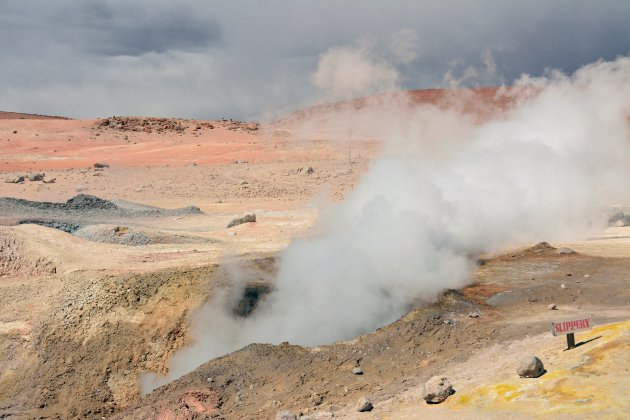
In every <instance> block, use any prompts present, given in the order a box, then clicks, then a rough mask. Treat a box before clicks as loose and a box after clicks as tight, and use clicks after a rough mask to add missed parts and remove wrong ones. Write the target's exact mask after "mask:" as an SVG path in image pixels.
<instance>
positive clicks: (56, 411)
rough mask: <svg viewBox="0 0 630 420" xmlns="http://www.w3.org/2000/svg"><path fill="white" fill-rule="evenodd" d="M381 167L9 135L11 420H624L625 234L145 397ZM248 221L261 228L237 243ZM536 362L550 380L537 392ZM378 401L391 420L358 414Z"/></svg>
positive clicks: (5, 190)
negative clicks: (218, 300) (439, 378)
mask: <svg viewBox="0 0 630 420" xmlns="http://www.w3.org/2000/svg"><path fill="white" fill-rule="evenodd" d="M432 94H434V93H432ZM497 106H505V103H501V104H499V105H497ZM295 117H296V116H293V117H292V118H295ZM344 135H345V134H344ZM378 149H379V143H378V141H377V139H363V140H362V142H361V143H360V144H357V145H353V147H352V148H348V147H347V143H340V142H339V141H338V139H336V138H333V137H325V136H324V135H323V134H322V133H320V132H318V133H316V134H312V135H310V136H305V135H304V133H303V132H299V134H298V131H296V130H295V129H294V127H293V126H291V125H288V126H282V125H281V124H280V123H276V125H274V126H271V127H269V126H259V125H258V124H249V123H241V122H236V121H229V120H220V121H193V120H182V119H164V118H144V117H111V118H107V119H100V120H92V121H78V120H64V119H59V118H54V119H47V118H45V117H42V116H38V117H37V118H30V117H29V116H28V115H24V114H22V115H19V116H18V115H14V114H5V117H4V118H0V171H1V173H0V181H4V180H5V179H6V180H7V182H0V197H3V198H0V418H25V419H26V418H38V417H39V418H60V419H61V418H108V417H113V418H134V419H136V418H147V419H149V418H160V419H175V418H226V419H232V418H234V419H237V418H238V419H240V418H260V419H269V418H274V417H275V416H276V413H278V412H281V411H290V412H291V413H293V414H294V415H296V416H299V415H302V416H303V417H306V416H310V418H327V417H341V418H399V419H403V418H418V417H420V416H426V417H428V418H532V417H537V416H539V417H545V416H550V415H555V416H559V417H562V416H569V415H571V416H574V417H578V418H580V417H581V418H593V417H597V415H598V413H603V414H602V415H604V416H608V417H609V418H622V417H623V416H624V414H625V413H627V411H628V404H627V401H626V399H625V396H626V395H627V394H628V392H629V391H630V383H629V382H628V380H627V378H628V375H627V374H624V373H623V372H626V371H627V369H628V367H629V366H630V361H629V360H628V358H627V355H628V354H630V352H628V349H629V348H628V347H629V345H630V343H629V342H628V339H627V337H628V328H629V326H628V323H627V319H628V317H629V315H630V305H629V304H630V292H629V291H628V288H627V278H628V276H629V275H630V240H629V239H628V238H630V235H628V233H627V229H630V228H628V227H626V226H623V224H619V225H618V226H616V227H611V228H609V229H607V230H606V231H605V232H602V233H601V235H598V236H597V237H594V238H590V239H589V238H585V239H584V240H583V241H580V242H574V243H568V244H555V243H554V244H551V245H548V244H538V245H536V246H532V245H534V244H529V245H527V246H526V244H523V247H522V248H519V249H515V250H506V251H505V252H504V253H501V254H500V255H486V256H483V258H482V259H480V261H479V267H478V269H477V270H476V272H475V275H474V279H473V282H472V283H471V284H470V285H469V286H468V287H466V288H464V289H462V290H448V291H445V292H444V293H443V295H442V296H441V297H440V299H439V300H438V302H436V303H433V304H430V305H426V304H424V305H422V304H421V303H420V302H417V305H415V306H413V307H411V308H410V312H409V313H408V314H406V315H405V316H403V317H402V318H401V319H399V320H398V321H396V322H394V323H392V324H391V325H387V326H384V327H383V328H380V329H378V330H377V331H374V332H372V333H370V334H367V335H365V336H361V337H356V338H355V339H352V340H350V341H347V342H340V343H333V344H325V343H322V345H321V346H318V347H313V348H306V347H301V346H297V345H293V344H291V343H284V344H281V345H276V346H274V345H269V344H251V345H249V346H247V347H245V348H243V349H241V350H239V351H236V352H234V353H231V354H228V355H226V356H224V357H220V358H217V359H213V360H209V361H208V362H207V363H205V364H203V365H202V366H200V367H199V368H198V369H196V370H195V371H193V372H191V373H189V374H188V375H185V376H183V377H182V378H180V379H178V380H176V381H174V382H172V383H170V384H168V385H166V386H164V387H161V388H158V389H156V390H155V391H154V392H152V393H151V394H149V395H147V396H144V397H143V396H142V395H141V392H140V386H139V382H138V377H139V375H140V374H142V373H146V372H154V373H161V374H163V373H166V371H167V369H168V366H169V360H170V358H171V356H172V355H173V354H174V352H175V351H176V350H177V349H180V348H182V347H184V346H187V345H188V344H190V343H191V342H192V340H193V338H192V334H191V316H192V314H194V313H195V311H196V310H198V309H199V308H200V307H201V305H203V304H204V303H206V302H208V301H209V300H210V299H211V298H212V297H213V296H215V294H216V293H219V292H220V291H222V290H223V289H224V288H226V287H230V284H229V281H230V280H229V278H228V277H226V276H225V272H224V270H223V268H225V267H226V265H228V264H230V261H233V260H238V261H241V262H244V263H245V264H247V265H250V266H252V267H256V268H259V269H262V270H264V271H265V272H269V273H273V270H274V268H275V256H276V255H277V253H278V252H279V251H281V250H282V249H284V248H285V247H286V245H287V244H288V242H289V241H290V240H291V239H292V238H295V237H299V236H305V235H309V229H310V227H311V226H312V224H313V222H314V220H315V219H316V217H317V215H318V212H319V209H320V205H321V203H323V202H327V201H329V200H330V199H332V200H333V201H334V200H339V199H341V198H342V197H343V196H344V195H345V194H346V193H347V192H348V191H349V190H351V189H352V188H353V186H354V185H356V183H357V182H358V180H359V178H360V176H361V174H362V173H363V172H364V171H365V169H366V167H367V165H369V162H370V159H371V158H372V157H373V156H374V155H375V153H376V152H377V151H378ZM95 164H99V165H95ZM33 173H44V174H45V175H44V176H43V179H39V180H29V177H28V175H29V174H33ZM20 177H24V179H23V180H20ZM35 178H37V177H35ZM52 179H54V182H44V181H50V180H52ZM191 206H192V207H191ZM247 214H255V215H256V222H247V223H243V224H239V225H237V226H234V227H231V228H229V229H228V228H226V227H227V226H228V224H229V223H230V222H231V221H232V220H233V219H235V218H239V217H243V216H245V215H247ZM540 240H545V238H540ZM566 247H568V248H571V249H572V250H575V251H577V252H573V253H572V252H570V251H568V250H566V249H564V248H566ZM271 277H273V276H271ZM272 287H273V284H272V281H269V280H267V279H266V280H265V281H263V282H262V283H260V284H258V283H257V284H256V289H255V290H257V291H259V292H261V293H264V292H266V291H268V290H271V288H272ZM250 297H251V295H250ZM252 302H253V301H245V303H243V302H240V303H239V304H238V307H237V308H236V309H237V310H239V311H241V312H242V313H244V314H247V312H248V311H250V310H252V309H253V308H254V307H253V306H251V305H253V303H252ZM550 304H555V305H556V308H557V309H556V310H549V309H548V306H549V305H550ZM581 313H592V314H593V319H594V321H595V325H596V326H597V327H596V328H595V329H594V330H592V331H590V332H587V333H582V334H579V335H578V340H579V341H580V342H581V343H582V344H581V345H580V346H579V347H578V348H577V349H574V350H571V351H569V352H565V351H563V350H564V347H565V344H566V343H565V341H564V338H563V337H553V336H552V335H551V334H550V332H549V329H550V322H551V321H552V320H554V319H557V318H562V317H568V316H571V315H573V314H581ZM532 352H533V353H535V354H537V355H538V356H539V357H541V359H542V361H543V363H545V367H546V369H547V373H546V374H545V375H543V376H542V377H541V378H538V379H533V380H532V379H528V380H525V379H522V378H518V375H516V365H517V364H518V359H519V357H520V356H523V355H526V354H529V353H532ZM613 361H614V363H613ZM357 368H360V371H361V372H362V373H361V374H357V373H358V370H356V369H357ZM353 369H354V372H357V373H353ZM434 375H446V376H447V377H448V378H449V379H450V381H451V383H452V385H453V388H454V390H455V393H454V394H453V395H452V396H450V397H449V398H448V399H447V400H446V402H444V403H442V404H440V405H428V404H426V403H425V402H424V400H422V387H423V385H424V382H425V381H426V380H427V379H428V378H429V377H431V376H434ZM611 388H614V389H611ZM362 398H366V399H368V400H369V401H370V402H371V403H372V404H373V409H372V410H371V411H369V412H362V413H359V412H358V411H357V407H356V406H357V401H358V400H359V399H362ZM306 418H308V417H306Z"/></svg>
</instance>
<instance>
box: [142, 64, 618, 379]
mask: <svg viewBox="0 0 630 420" xmlns="http://www.w3.org/2000/svg"><path fill="white" fill-rule="evenodd" d="M516 86H517V88H516V89H515V90H513V91H508V92H506V93H505V94H507V95H511V94H513V93H510V92H516V93H515V94H518V98H517V99H516V105H514V106H513V107H512V108H511V109H509V110H507V111H505V112H504V113H502V114H501V115H500V116H499V117H497V118H495V119H491V120H487V121H485V122H482V123H479V122H477V121H475V119H474V118H472V117H471V116H470V115H463V114H462V113H460V112H458V111H457V107H454V108H453V107H451V108H449V109H448V110H443V109H440V108H438V107H435V106H428V105H427V106H421V107H417V108H407V107H406V106H404V105H403V104H404V103H405V102H404V101H400V100H399V99H396V100H394V102H393V103H391V104H389V106H388V107H387V109H390V111H389V112H387V111H383V110H384V109H385V108H382V107H380V106H379V107H376V108H370V107H369V106H368V107H366V108H364V109H362V110H360V111H357V112H358V113H359V114H357V115H355V118H356V121H370V124H372V125H374V124H379V126H378V127H370V128H371V129H378V132H379V135H381V136H382V138H383V139H384V141H385V144H386V146H385V148H384V153H383V156H381V157H380V158H378V159H376V160H375V161H373V162H372V164H371V167H370V169H369V171H368V172H367V173H366V175H365V176H364V177H363V179H362V180H361V182H360V184H359V185H358V186H357V187H356V189H355V190H354V191H352V192H351V193H349V194H348V196H347V197H346V199H345V200H344V201H343V202H341V203H339V204H337V205H335V206H332V207H330V208H329V209H328V210H326V211H325V212H324V213H323V214H322V215H321V218H320V220H319V221H318V223H317V226H316V231H317V232H318V234H317V236H315V237H312V238H307V239H299V240H295V241H294V242H293V243H292V244H291V245H290V246H289V247H288V248H287V249H286V250H285V251H284V252H282V254H281V255H280V258H279V264H280V265H279V272H278V274H277V277H276V279H275V288H276V291H275V292H274V293H272V294H271V295H269V297H268V299H266V301H264V302H263V303H262V305H261V306H260V308H259V309H258V310H256V311H255V312H254V313H253V314H252V315H251V316H250V317H249V318H246V319H236V318H234V317H233V316H232V315H231V314H230V313H229V312H227V311H225V309H224V308H225V306H224V305H221V304H219V303H218V302H217V301H211V302H210V303H209V304H208V305H206V307H204V308H203V309H202V310H201V311H200V313H199V314H198V316H197V318H196V319H195V320H194V321H195V326H194V332H193V333H194V337H195V339H196V344H195V345H193V346H192V347H190V348H187V349H185V350H183V351H182V352H181V353H179V354H177V355H176V356H175V357H174V358H173V362H172V366H171V372H170V374H169V376H168V378H166V379H163V380H161V379H157V380H156V378H153V377H147V378H145V382H144V386H145V390H150V389H152V388H153V387H155V386H156V385H159V384H161V383H164V382H167V381H169V380H172V379H175V378H177V377H178V376H181V375H182V374H184V373H186V372H187V371H189V370H191V369H193V368H194V367H195V366H197V365H199V364H200V363H202V362H204V361H207V360H209V359H210V358H212V357H215V356H218V355H220V354H222V353H225V352H228V351H232V350H235V349H237V348H239V347H241V346H243V345H246V344H248V343H251V342H272V343H279V342H282V341H290V342H292V343H299V344H304V345H314V344H321V343H329V342H332V341H335V340H340V339H347V338H350V337H353V336H356V335H358V334H362V333H366V332H368V331H371V330H373V329H375V328H377V327H380V326H382V325H384V324H386V323H389V322H391V321H393V320H395V319H396V318H398V317H400V316H401V315H402V314H404V312H405V311H406V310H408V305H409V303H410V302H412V301H414V300H417V299H421V300H426V301H430V300H431V299H434V298H435V297H436V295H437V294H438V293H439V292H440V291H441V290H442V289H444V288H456V287H460V286H463V285H464V284H466V283H467V282H469V281H470V277H471V270H472V265H473V264H472V262H471V259H470V256H471V255H476V254H477V253H479V252H483V251H489V252H491V251H498V250H501V249H502V248H504V247H508V246H512V245H521V244H527V243H532V242H536V241H539V240H543V239H544V240H569V239H573V238H576V237H582V236H583V235H585V234H587V233H589V232H591V231H592V230H593V229H598V228H601V226H602V223H603V221H602V220H601V217H600V215H601V209H602V208H603V207H604V206H606V205H609V204H612V203H616V202H619V201H623V200H627V199H628V198H630V197H629V195H630V194H629V193H630V190H629V189H628V188H627V180H628V179H630V178H629V175H630V174H629V173H628V172H629V171H628V168H629V167H630V165H628V162H629V160H628V158H629V157H630V156H629V152H630V147H629V146H630V144H629V142H630V133H629V125H630V124H629V120H628V115H629V113H630V58H628V57H620V58H618V59H617V60H615V61H612V62H596V63H593V64H590V65H587V66H585V67H583V68H581V69H580V70H578V71H577V72H576V73H575V74H573V75H571V76H568V75H564V74H561V73H557V72H552V73H550V74H549V75H548V76H546V77H543V78H532V77H529V76H523V77H522V78H521V79H520V80H518V81H517V83H516ZM528 92H529V93H531V94H528ZM375 109H376V111H375ZM391 110H394V111H391Z"/></svg>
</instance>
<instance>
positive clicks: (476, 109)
mask: <svg viewBox="0 0 630 420" xmlns="http://www.w3.org/2000/svg"><path fill="white" fill-rule="evenodd" d="M514 93H515V91H514V88H511V87H479V88H470V89H422V90H408V91H394V92H383V93H378V94H375V95H372V96H367V97H362V98H356V99H349V100H345V101H339V102H331V103H324V104H318V105H313V106H310V107H306V108H303V109H301V110H298V111H295V112H293V113H291V114H289V115H287V116H286V117H284V118H281V119H280V120H279V121H277V122H276V123H280V124H281V123H287V122H295V121H300V120H303V119H308V118H310V117H313V116H315V115H322V114H324V115H325V114H329V113H334V112H339V111H342V110H352V109H354V110H360V109H362V108H365V107H367V106H370V105H378V104H388V103H392V101H393V102H398V103H404V104H406V105H408V106H410V107H415V106H421V105H434V106H437V107H439V108H449V107H451V106H454V105H455V104H457V105H459V107H460V109H461V110H462V111H463V112H465V113H472V114H477V115H478V116H480V117H482V118H484V117H487V116H489V114H494V113H496V112H500V111H504V110H506V109H508V108H509V107H510V105H511V104H512V103H513V102H514V100H515V99H516V96H517V95H515V94H514Z"/></svg>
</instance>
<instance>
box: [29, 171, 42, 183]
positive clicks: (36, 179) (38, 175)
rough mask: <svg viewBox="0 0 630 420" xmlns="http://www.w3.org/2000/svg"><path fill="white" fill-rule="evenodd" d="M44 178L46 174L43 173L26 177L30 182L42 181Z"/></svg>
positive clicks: (34, 173)
mask: <svg viewBox="0 0 630 420" xmlns="http://www.w3.org/2000/svg"><path fill="white" fill-rule="evenodd" d="M44 176H46V174H44V173H41V172H32V173H30V174H28V175H26V177H27V178H28V180H29V181H41V180H43V179H44Z"/></svg>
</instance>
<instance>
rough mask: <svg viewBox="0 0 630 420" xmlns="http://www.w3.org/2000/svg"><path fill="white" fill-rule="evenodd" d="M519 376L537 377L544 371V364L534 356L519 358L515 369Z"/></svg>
mask: <svg viewBox="0 0 630 420" xmlns="http://www.w3.org/2000/svg"><path fill="white" fill-rule="evenodd" d="M516 372H517V373H518V376H520V377H521V378H538V377H539V376H541V375H542V374H543V373H545V366H543V363H542V362H541V361H540V359H539V358H538V357H536V356H527V357H525V358H524V359H522V360H521V362H520V364H519V365H518V369H517V370H516Z"/></svg>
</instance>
